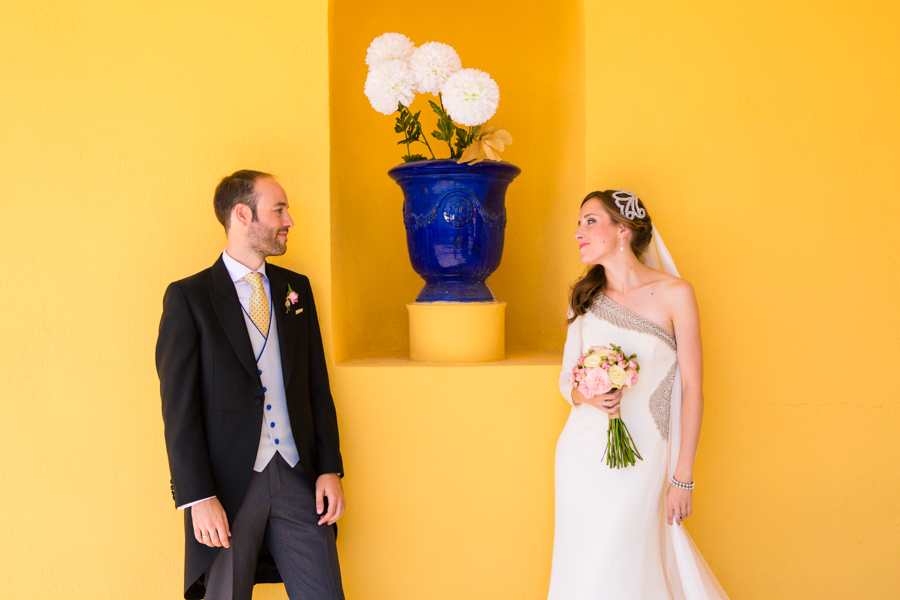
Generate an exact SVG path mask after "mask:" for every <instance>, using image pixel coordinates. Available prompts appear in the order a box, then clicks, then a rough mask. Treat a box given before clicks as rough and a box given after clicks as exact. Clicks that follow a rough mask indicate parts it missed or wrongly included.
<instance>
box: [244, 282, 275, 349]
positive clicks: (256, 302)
mask: <svg viewBox="0 0 900 600" xmlns="http://www.w3.org/2000/svg"><path fill="white" fill-rule="evenodd" d="M243 279H244V281H246V282H247V283H249V284H250V287H251V288H253V291H252V292H251V293H250V311H249V312H250V320H251V321H253V324H254V325H256V327H257V328H258V329H259V331H260V332H261V333H262V334H263V335H264V336H266V337H269V300H268V299H267V298H266V290H264V289H263V284H262V273H247V274H246V275H244V277H243Z"/></svg>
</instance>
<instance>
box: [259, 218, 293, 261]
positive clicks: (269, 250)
mask: <svg viewBox="0 0 900 600" xmlns="http://www.w3.org/2000/svg"><path fill="white" fill-rule="evenodd" d="M281 231H284V232H285V233H286V232H287V229H281V228H279V227H265V226H263V225H262V224H261V223H260V222H259V221H253V222H251V224H250V248H251V249H252V250H253V251H254V252H256V253H257V254H258V255H259V256H262V257H263V258H265V257H266V256H281V255H282V254H284V253H285V252H287V241H282V240H281V238H279V237H278V234H279V233H280V232H281Z"/></svg>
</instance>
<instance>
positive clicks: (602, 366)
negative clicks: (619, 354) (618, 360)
mask: <svg viewBox="0 0 900 600" xmlns="http://www.w3.org/2000/svg"><path fill="white" fill-rule="evenodd" d="M609 367H610V364H609V363H603V364H602V365H600V368H601V369H609Z"/></svg>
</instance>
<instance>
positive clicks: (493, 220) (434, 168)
mask: <svg viewBox="0 0 900 600" xmlns="http://www.w3.org/2000/svg"><path fill="white" fill-rule="evenodd" d="M521 172H522V171H521V169H519V167H516V166H515V165H511V164H509V163H507V162H501V161H489V160H486V161H484V162H480V163H478V164H476V165H471V166H469V165H467V164H461V165H459V164H456V161H455V160H427V161H426V160H423V161H418V162H411V163H404V164H402V165H397V166H396V167H394V168H393V169H391V170H390V171H388V176H390V178H391V179H393V180H394V181H396V182H397V184H398V185H399V186H400V188H401V189H402V190H403V198H404V199H403V223H404V224H405V225H406V243H407V246H408V248H409V259H410V262H412V267H413V269H415V271H416V273H418V274H419V275H420V276H421V277H422V279H424V280H425V287H424V288H422V291H421V292H419V295H418V297H416V302H491V301H493V300H495V298H494V294H493V293H492V292H491V290H490V288H489V287H488V286H487V284H486V283H485V282H484V281H485V279H487V278H488V277H489V276H490V275H491V273H493V272H494V271H496V270H497V267H499V266H500V259H501V258H502V255H503V233H504V230H505V229H506V188H507V187H509V184H510V182H512V180H513V179H515V178H516V176H517V175H519V173H521Z"/></svg>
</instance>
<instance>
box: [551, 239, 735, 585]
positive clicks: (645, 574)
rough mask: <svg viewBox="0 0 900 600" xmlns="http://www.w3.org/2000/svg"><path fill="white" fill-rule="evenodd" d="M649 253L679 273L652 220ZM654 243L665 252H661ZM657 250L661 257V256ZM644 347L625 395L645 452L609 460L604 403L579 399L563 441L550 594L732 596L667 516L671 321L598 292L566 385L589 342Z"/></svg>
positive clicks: (576, 338)
mask: <svg viewBox="0 0 900 600" xmlns="http://www.w3.org/2000/svg"><path fill="white" fill-rule="evenodd" d="M653 233H654V238H655V240H656V244H654V246H655V247H653V248H651V250H650V259H649V260H647V259H645V262H646V263H647V264H649V265H650V266H654V267H656V268H659V265H660V264H662V266H663V268H664V270H666V271H668V272H670V273H672V274H675V275H677V271H676V270H675V267H674V264H671V268H666V266H667V265H666V264H665V263H666V260H668V262H669V263H671V258H670V257H668V253H667V252H666V250H665V246H664V245H662V241H661V240H660V239H659V237H658V232H657V231H655V230H654V232H653ZM657 252H658V253H659V254H660V255H663V256H662V258H663V260H658V258H659V257H658V255H657ZM654 258H657V260H656V261H655V263H656V264H654ZM610 344H616V345H618V346H621V347H622V349H623V351H624V352H625V353H626V354H637V360H638V362H639V363H640V365H641V371H640V379H639V380H638V383H637V384H636V385H635V386H634V388H633V389H626V390H625V392H624V394H623V396H622V403H621V406H622V409H621V410H622V419H623V420H624V421H625V424H626V426H627V427H628V430H629V431H630V433H631V435H632V437H633V438H634V442H635V446H636V447H637V449H638V452H640V454H641V456H642V457H643V460H639V461H637V464H636V466H633V467H626V468H623V469H611V468H609V467H608V466H607V465H606V462H605V460H604V457H603V453H604V451H605V449H606V430H607V427H608V424H609V418H608V417H607V415H606V413H604V412H602V411H601V410H599V409H597V408H595V407H593V406H591V405H587V404H582V405H579V406H577V407H575V406H573V408H572V410H571V413H570V414H569V419H568V421H567V422H566V425H565V427H564V429H563V431H562V433H561V434H560V436H559V442H558V443H557V446H556V530H555V536H554V542H553V567H552V571H551V576H550V594H549V600H606V599H608V600H712V599H715V600H720V599H723V600H727V596H726V595H725V592H724V591H723V590H722V587H721V586H720V585H719V584H718V582H717V581H716V578H715V577H714V576H713V574H712V572H711V571H710V570H709V567H708V566H707V565H706V562H705V561H704V560H703V557H702V556H701V555H700V553H699V552H698V551H697V549H696V547H695V546H694V544H693V542H692V541H691V540H690V537H689V536H688V535H687V532H686V531H685V529H684V526H679V525H674V524H673V525H669V524H668V523H667V522H666V512H665V504H664V500H665V490H666V488H667V487H668V486H666V482H667V480H668V478H669V476H671V473H673V472H674V468H675V464H676V462H677V459H678V446H679V442H680V435H681V427H680V416H681V377H680V374H679V370H678V361H677V357H676V352H675V349H676V342H675V338H674V337H672V336H671V335H670V334H669V333H668V332H667V331H666V330H665V329H663V328H662V327H660V326H659V325H657V324H656V323H654V322H652V321H649V320H648V319H645V318H644V317H641V316H640V315H638V314H636V313H634V312H632V311H630V310H629V309H627V308H625V307H623V306H620V305H619V304H616V303H615V302H613V301H612V300H611V299H610V298H608V297H607V296H605V295H603V294H602V293H601V294H598V296H597V298H596V300H595V302H594V304H593V306H592V307H591V309H590V311H589V312H588V313H587V314H585V315H584V316H579V317H578V318H577V319H576V320H575V321H574V322H573V323H571V324H570V325H569V330H568V337H567V339H566V346H565V352H564V355H563V364H562V371H561V373H560V379H559V386H560V391H561V392H562V394H563V396H564V397H565V398H566V400H568V402H569V404H572V386H571V385H570V384H569V382H568V377H569V374H570V373H571V372H572V367H574V366H575V363H576V361H577V360H578V359H579V358H580V357H581V356H583V355H584V354H585V353H586V352H587V350H588V349H589V348H590V347H591V346H609V345H610Z"/></svg>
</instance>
